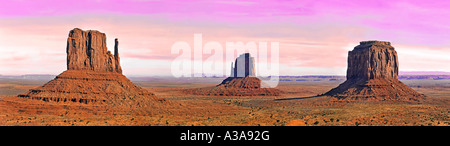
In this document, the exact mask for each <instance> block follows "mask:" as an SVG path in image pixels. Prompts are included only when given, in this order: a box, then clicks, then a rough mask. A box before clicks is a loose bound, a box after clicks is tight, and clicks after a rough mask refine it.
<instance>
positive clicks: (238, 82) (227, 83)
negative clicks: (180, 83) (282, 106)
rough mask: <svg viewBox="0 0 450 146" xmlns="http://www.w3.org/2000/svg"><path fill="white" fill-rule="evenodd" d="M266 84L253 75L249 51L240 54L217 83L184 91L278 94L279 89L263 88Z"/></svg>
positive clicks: (205, 93)
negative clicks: (228, 74) (228, 73)
mask: <svg viewBox="0 0 450 146" xmlns="http://www.w3.org/2000/svg"><path fill="white" fill-rule="evenodd" d="M264 87H266V85H265V84H264V83H263V82H262V81H261V80H260V79H258V78H257V77H255V61H254V58H253V57H251V56H250V53H244V54H241V55H240V56H239V57H238V58H236V60H235V64H234V65H233V63H232V65H231V75H230V77H228V78H226V79H225V80H223V81H222V83H220V84H219V85H217V86H215V87H210V88H196V89H187V90H185V91H184V92H185V93H188V94H194V95H210V96H278V95H280V91H279V90H278V89H274V88H264Z"/></svg>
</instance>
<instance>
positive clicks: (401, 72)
mask: <svg viewBox="0 0 450 146" xmlns="http://www.w3.org/2000/svg"><path fill="white" fill-rule="evenodd" d="M57 75H59V74H20V75H12V74H0V77H1V76H16V77H17V76H57ZM124 75H125V76H128V77H173V76H171V75H167V76H162V75H126V74H124ZM403 75H418V76H420V75H450V72H446V71H400V72H399V76H403ZM279 76H293V77H295V76H346V75H345V74H344V75H338V74H330V75H326V74H325V75H320V74H307V75H279ZM216 77H228V76H216ZM258 77H260V76H258ZM173 78H175V77H173ZM182 78H196V77H182ZM202 78H203V77H202Z"/></svg>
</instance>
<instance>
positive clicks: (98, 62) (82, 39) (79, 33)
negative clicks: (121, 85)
mask: <svg viewBox="0 0 450 146" xmlns="http://www.w3.org/2000/svg"><path fill="white" fill-rule="evenodd" d="M115 42H116V43H115V47H114V53H115V54H114V55H112V54H111V52H110V51H108V49H107V47H106V35H105V34H104V33H101V32H99V31H96V30H88V31H83V30H81V29H79V28H75V29H73V30H71V31H70V33H69V38H67V49H66V53H67V70H92V71H107V72H117V73H122V68H121V67H120V64H119V62H120V60H119V51H118V40H117V39H116V40H115Z"/></svg>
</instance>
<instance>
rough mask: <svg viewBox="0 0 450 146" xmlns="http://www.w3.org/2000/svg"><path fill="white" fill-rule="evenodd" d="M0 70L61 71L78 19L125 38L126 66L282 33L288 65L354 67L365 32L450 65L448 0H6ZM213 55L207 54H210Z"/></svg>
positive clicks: (165, 64)
mask: <svg viewBox="0 0 450 146" xmlns="http://www.w3.org/2000/svg"><path fill="white" fill-rule="evenodd" d="M1 3H2V4H1V5H0V74H3V75H6V74H13V75H19V74H58V73H60V72H62V71H64V70H65V69H66V66H65V65H66V64H65V59H66V55H65V47H66V39H67V35H68V33H69V31H70V30H71V29H73V28H75V27H79V28H81V29H85V30H88V29H95V30H99V31H101V32H104V33H106V35H107V37H108V40H107V41H108V42H107V43H108V48H109V49H110V50H111V49H112V45H113V40H114V38H119V42H120V54H121V64H122V68H123V69H124V74H126V75H168V74H170V64H171V62H172V60H173V59H174V58H175V57H177V56H176V55H171V54H170V48H171V46H172V44H173V43H175V42H176V41H186V42H188V43H190V44H191V47H192V43H193V35H194V33H202V34H203V42H207V41H217V42H219V43H221V44H222V45H223V46H225V43H226V42H227V41H242V42H244V43H245V42H250V41H254V42H259V41H267V42H273V41H277V42H280V50H279V51H280V73H281V75H310V74H319V75H345V70H346V62H347V61H346V59H347V51H349V50H351V49H352V48H353V47H354V46H356V45H357V44H358V43H359V42H360V41H364V40H384V41H390V42H391V43H392V45H393V46H394V47H395V48H396V50H397V52H398V55H399V60H400V70H401V71H450V66H449V65H447V64H448V62H450V39H449V38H450V19H447V18H449V17H450V9H449V8H450V2H448V1H419V0H416V1H410V0H408V1H407V0H403V1H402V0H399V1H388V0H385V1H382V0H377V1H365V0H354V1H351V0H347V1H338V0H323V1H319V0H303V1H290V0H285V1H275V0H262V1H256V0H255V1H241V0H240V1H237V0H220V1H212V0H203V1H186V0H183V1H173V0H164V1H159V0H128V1H126V0H108V1H106V0H90V1H87V0H77V1H60V0H6V1H4V0H3V1H2V2H1ZM205 59H206V58H205Z"/></svg>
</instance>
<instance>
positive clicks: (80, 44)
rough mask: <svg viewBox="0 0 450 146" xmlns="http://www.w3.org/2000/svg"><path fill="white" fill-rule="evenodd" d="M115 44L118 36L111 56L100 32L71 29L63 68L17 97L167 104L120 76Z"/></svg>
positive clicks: (86, 101)
mask: <svg viewBox="0 0 450 146" xmlns="http://www.w3.org/2000/svg"><path fill="white" fill-rule="evenodd" d="M118 44H119V42H118V39H115V47H114V55H113V54H111V52H110V51H108V49H107V47H106V35H105V34H104V33H101V32H99V31H96V30H87V31H83V30H81V29H79V28H75V29H73V30H71V31H70V33H69V37H68V39H67V48H66V53H67V70H66V71H64V72H63V73H61V74H60V75H58V76H56V77H55V79H53V80H51V81H49V82H48V83H46V84H44V85H43V86H40V87H37V88H34V89H31V90H29V91H28V92H27V93H25V94H21V95H19V97H23V98H27V99H34V100H42V101H47V102H58V103H82V104H106V105H113V106H128V107H155V106H159V105H162V104H163V103H169V101H166V100H165V99H161V98H158V97H156V96H155V95H154V94H153V93H151V92H149V91H147V90H145V89H143V88H141V87H139V86H136V85H135V84H133V83H132V82H131V81H130V80H129V79H127V78H126V77H125V76H124V75H122V68H121V66H120V58H119V53H118V49H119V48H118Z"/></svg>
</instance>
